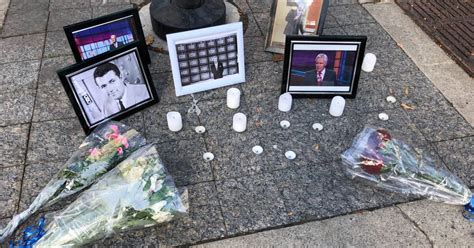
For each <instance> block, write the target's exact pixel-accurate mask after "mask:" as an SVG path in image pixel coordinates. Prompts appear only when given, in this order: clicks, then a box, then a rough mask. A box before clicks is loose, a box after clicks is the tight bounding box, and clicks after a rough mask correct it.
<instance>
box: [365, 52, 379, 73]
mask: <svg viewBox="0 0 474 248" xmlns="http://www.w3.org/2000/svg"><path fill="white" fill-rule="evenodd" d="M376 61H377V57H376V56H375V54H373V53H367V54H366V55H365V56H364V61H363V62H362V70H363V71H365V72H372V71H373V70H374V67H375V62H376Z"/></svg>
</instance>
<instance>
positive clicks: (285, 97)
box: [278, 92, 293, 112]
mask: <svg viewBox="0 0 474 248" xmlns="http://www.w3.org/2000/svg"><path fill="white" fill-rule="evenodd" d="M292 103H293V97H292V96H291V94H290V93H288V92H286V93H284V94H281V95H280V98H279V99H278V109H279V110H280V111H283V112H288V111H290V110H291V104H292Z"/></svg>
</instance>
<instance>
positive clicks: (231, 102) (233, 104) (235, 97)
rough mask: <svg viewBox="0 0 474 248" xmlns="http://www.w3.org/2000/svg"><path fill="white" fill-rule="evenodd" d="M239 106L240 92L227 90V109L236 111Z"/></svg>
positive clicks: (232, 89) (235, 89)
mask: <svg viewBox="0 0 474 248" xmlns="http://www.w3.org/2000/svg"><path fill="white" fill-rule="evenodd" d="M239 106H240V90H239V89H237V88H230V89H228V90H227V107H229V108H231V109H236V108H238V107H239Z"/></svg>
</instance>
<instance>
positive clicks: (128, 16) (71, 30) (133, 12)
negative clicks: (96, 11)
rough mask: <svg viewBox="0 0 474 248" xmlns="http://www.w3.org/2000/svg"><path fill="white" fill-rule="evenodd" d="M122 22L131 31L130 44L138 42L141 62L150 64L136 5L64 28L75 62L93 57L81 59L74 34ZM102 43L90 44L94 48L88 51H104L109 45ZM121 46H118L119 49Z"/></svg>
mask: <svg viewBox="0 0 474 248" xmlns="http://www.w3.org/2000/svg"><path fill="white" fill-rule="evenodd" d="M124 20H126V21H127V23H128V24H129V25H130V30H131V31H132V36H133V40H132V41H131V42H135V41H139V43H140V45H139V47H140V53H141V55H142V58H143V61H144V62H145V63H146V64H150V62H151V59H150V54H149V53H148V47H147V45H146V42H145V36H144V34H143V29H142V24H141V22H140V15H139V13H138V8H137V6H136V5H133V7H131V8H128V9H125V10H121V11H118V12H115V13H112V14H109V15H105V16H101V17H97V18H94V19H90V20H87V21H83V22H79V23H75V24H71V25H67V26H64V27H63V29H64V32H65V33H66V37H67V40H68V43H69V46H70V47H71V50H72V53H73V55H74V58H75V60H76V62H77V63H79V62H82V61H85V60H89V59H91V58H93V57H91V58H83V57H82V56H81V51H80V49H79V48H78V44H76V40H75V38H74V35H75V34H76V33H80V32H84V31H87V30H91V29H93V28H97V27H100V26H104V25H109V24H113V23H117V22H119V21H124ZM97 36H99V37H100V35H99V34H97ZM98 39H103V37H101V38H98ZM104 43H105V42H99V41H98V42H97V43H94V44H91V45H90V46H94V47H90V49H91V50H94V49H95V50H104V47H106V46H109V45H105V44H104ZM126 44H127V43H126ZM99 45H103V46H102V47H99ZM85 46H87V45H85ZM121 46H123V45H121ZM121 46H119V47H121ZM84 52H86V51H84ZM107 52H109V51H105V52H100V53H99V54H97V55H100V54H103V53H107ZM97 55H94V56H97Z"/></svg>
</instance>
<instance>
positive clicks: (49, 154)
mask: <svg viewBox="0 0 474 248" xmlns="http://www.w3.org/2000/svg"><path fill="white" fill-rule="evenodd" d="M32 125H33V126H32V127H31V134H30V140H29V145H28V156H27V163H28V164H33V163H38V162H48V161H50V162H61V161H62V162H65V161H66V160H67V159H68V158H70V157H71V154H72V153H73V152H74V151H75V150H77V148H78V147H79V145H80V144H81V143H82V141H83V140H84V137H85V134H84V131H83V130H82V128H81V125H80V123H79V120H77V119H76V118H73V119H64V120H56V121H47V122H39V123H33V124H32ZM65 133H67V134H68V135H67V136H65V135H64V134H65Z"/></svg>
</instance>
